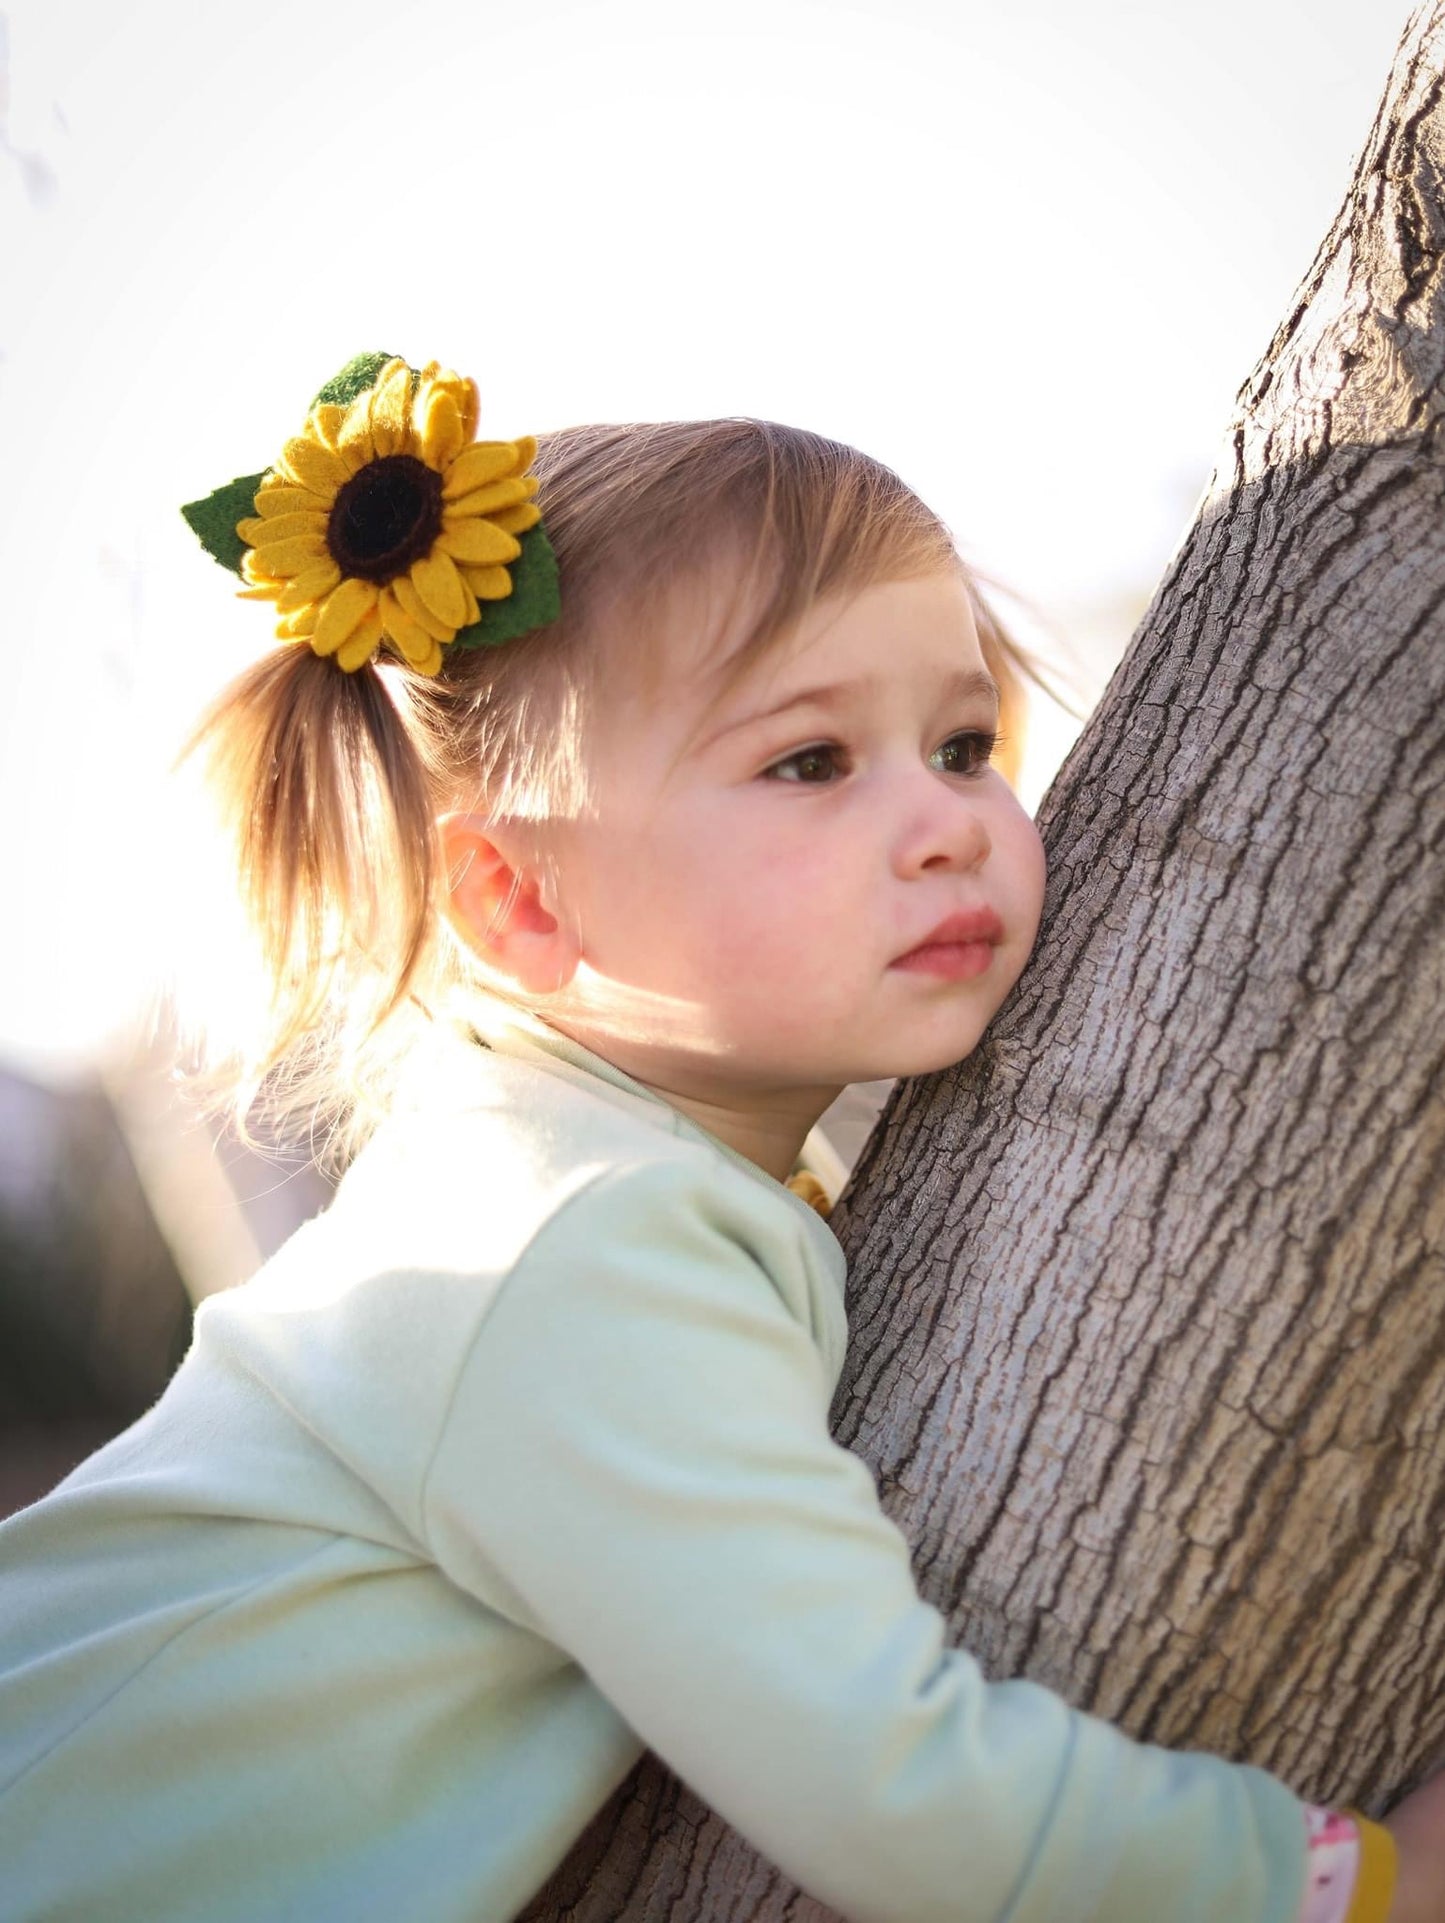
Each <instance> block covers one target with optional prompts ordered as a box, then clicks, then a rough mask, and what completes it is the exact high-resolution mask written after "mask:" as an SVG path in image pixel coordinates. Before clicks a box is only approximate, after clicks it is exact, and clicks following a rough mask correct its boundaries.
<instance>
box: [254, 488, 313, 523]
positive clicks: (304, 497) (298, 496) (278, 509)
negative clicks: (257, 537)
mask: <svg viewBox="0 0 1445 1923" xmlns="http://www.w3.org/2000/svg"><path fill="white" fill-rule="evenodd" d="M256 512H257V513H258V514H259V515H260V516H261V518H262V520H265V521H276V520H280V518H281V516H282V515H283V514H324V513H325V512H326V503H325V501H323V500H322V498H321V496H320V495H319V494H313V493H312V492H311V490H310V488H309V487H292V486H291V485H290V484H289V483H288V482H286V481H274V482H273V481H268V482H267V483H266V484H265V486H264V487H260V488H257V490H256Z"/></svg>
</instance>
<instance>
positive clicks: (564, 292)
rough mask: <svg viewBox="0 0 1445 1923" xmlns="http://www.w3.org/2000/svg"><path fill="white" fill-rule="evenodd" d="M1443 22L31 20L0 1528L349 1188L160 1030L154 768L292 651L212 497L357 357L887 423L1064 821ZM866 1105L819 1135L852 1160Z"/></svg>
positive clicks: (555, 4) (5, 304) (22, 236)
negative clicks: (213, 1295) (973, 604)
mask: <svg viewBox="0 0 1445 1923" xmlns="http://www.w3.org/2000/svg"><path fill="white" fill-rule="evenodd" d="M1407 11H1408V8H1407V6H1406V4H1405V0H1397V4H1396V3H1392V0H1209V4H1202V3H1200V4H1195V0H1095V4H1092V5H1088V6H1080V5H1078V4H1077V0H1011V4H1010V5H1009V6H1008V7H1007V8H1002V7H999V6H997V5H996V4H995V0H729V4H728V5H727V6H726V7H722V6H713V5H708V4H697V5H692V6H686V5H679V4H677V0H671V4H640V3H637V0H570V3H569V0H531V4H529V5H528V6H526V7H504V6H502V5H500V4H497V0H465V3H463V0H413V3H412V4H410V5H407V6H405V7H398V6H396V5H395V4H394V0H386V3H383V0H348V4H347V5H346V6H344V7H343V6H340V5H338V4H334V3H333V4H322V3H321V0H252V3H251V5H249V6H248V7H247V8H245V9H243V10H236V11H234V12H232V11H230V10H228V9H221V8H202V7H198V6H196V5H195V4H194V0H147V3H145V4H137V5H130V4H125V0H106V3H105V4H102V3H101V0H11V4H9V5H8V6H6V7H4V8H3V10H0V261H3V263H4V268H3V274H0V649H3V650H4V666H5V678H6V697H5V700H4V702H3V718H0V730H3V734H0V784H3V794H0V806H3V818H4V822H5V830H4V833H3V834H0V899H3V901H4V903H5V904H6V908H7V912H6V916H5V922H6V932H5V938H4V941H3V945H0V971H3V974H0V1513H3V1512H4V1511H5V1510H6V1509H8V1508H13V1507H15V1506H16V1505H18V1504H19V1503H20V1502H23V1501H26V1500H30V1499H31V1498H33V1496H35V1495H37V1494H39V1493H41V1492H42V1491H43V1489H44V1488H45V1487H47V1486H48V1485H49V1484H50V1483H51V1482H52V1481H53V1480H55V1479H56V1478H57V1477H58V1476H59V1475H61V1474H63V1473H64V1471H65V1470H66V1469H68V1468H69V1467H70V1466H71V1465H72V1464H73V1463H74V1462H75V1461H77V1460H78V1459H79V1458H80V1456H81V1455H82V1454H84V1453H86V1452H87V1451H88V1450H89V1449H90V1448H92V1447H94V1446H95V1444H96V1443H97V1442H98V1441H100V1440H102V1439H103V1438H104V1437H105V1436H106V1435H108V1434H110V1433H113V1432H114V1431H115V1430H116V1429H117V1428H119V1427H121V1426H123V1425H124V1424H125V1423H127V1422H129V1421H130V1420H132V1419H133V1418H134V1416H135V1415H136V1414H138V1413H139V1412H140V1411H141V1410H142V1409H144V1408H145V1407H146V1406H147V1404H148V1403H149V1402H150V1401H151V1400H153V1398H154V1396H155V1395H156V1394H157V1393H159V1390H160V1388H161V1387H162V1386H163V1384H164V1382H165V1380H166V1377H167V1375H168V1373H169V1371H170V1369H171V1368H172V1367H173V1366H174V1364H175V1361H176V1360H177V1359H178V1357H179V1355H180V1354H181V1353H182V1352H183V1350H184V1347H185V1344H186V1342H187V1340H188V1338H189V1326H190V1315H191V1310H192V1308H193V1305H194V1303H195V1301H196V1300H198V1299H199V1298H201V1297H202V1296H204V1295H205V1294H207V1293H209V1292H210V1291H212V1290H214V1289H216V1288H220V1287H225V1286H228V1285H230V1284H232V1283H234V1282H236V1281H238V1280H241V1279H243V1278H244V1276H245V1275H246V1274H248V1273H249V1272H250V1271H251V1270H252V1269H253V1268H254V1267H255V1266H256V1264H257V1262H258V1261H259V1260H260V1259H261V1258H262V1256H263V1255H264V1254H265V1253H266V1252H268V1251H269V1249H270V1248H271V1247H273V1246H274V1245H275V1243H276V1242H277V1241H278V1240H280V1239H281V1238H282V1237H283V1236H284V1235H285V1234H286V1233H287V1232H288V1231H289V1229H290V1228H291V1227H292V1226H293V1225H294V1224H295V1223H296V1222H297V1221H299V1220H300V1219H303V1218H304V1216H305V1215H307V1214H308V1213H310V1212H312V1211H313V1210H314V1209H315V1208H317V1207H319V1206H321V1205H322V1204H323V1203H324V1199H325V1195H326V1189H325V1186H324V1184H323V1183H322V1182H321V1181H320V1179H319V1178H318V1177H316V1176H315V1175H314V1173H313V1172H311V1171H310V1170H309V1169H308V1167H307V1165H306V1162H305V1158H304V1157H296V1158H292V1159H290V1160H287V1159H284V1158H280V1157H276V1158H260V1157H258V1156H256V1155H254V1154H252V1153H248V1152H244V1151H242V1150H241V1149H240V1148H238V1147H237V1146H236V1144H234V1143H233V1142H229V1141H224V1140H223V1141H217V1140H216V1139H215V1137H214V1135H213V1133H212V1131H211V1130H210V1129H208V1128H207V1127H205V1126H204V1125H202V1124H201V1123H200V1122H198V1120H197V1119H196V1116H195V1114H194V1112H193V1111H192V1110H189V1109H187V1108H186V1107H185V1106H184V1105H182V1104H180V1103H178V1102H177V1100H176V1098H175V1091H174V1089H173V1087H172V1086H171V1082H170V1079H169V1077H168V1073H167V1063H166V1060H165V1057H164V1051H163V1050H158V1049H157V1048H156V1047H155V1046H154V1045H153V1044H152V1043H150V1042H148V1040H147V1035H148V1027H147V1022H148V1016H147V1010H148V1007H149V1004H150V999H151V996H152V994H153V992H154V987H155V983H156V981H157V979H158V978H159V977H160V976H161V975H162V974H163V973H164V971H165V970H166V969H167V968H168V967H169V966H170V965H171V963H172V961H173V960H174V957H175V955H176V954H177V953H178V952H179V951H181V950H183V949H184V946H185V944H186V940H187V935H188V927H187V920H188V912H189V911H190V910H191V909H192V905H193V903H194V901H195V899H196V897H197V895H198V893H199V892H200V890H199V887H198V884H199V882H200V880H201V878H202V875H201V870H202V868H203V866H204V854H203V853H200V852H198V853H187V852H185V848H184V837H183V836H181V835H178V834H177V832H176V830H177V827H178V820H177V817H178V813H179V812H180V811H181V810H182V809H183V806H184V804H183V803H182V802H181V801H180V800H179V799H178V797H177V795H176V793H175V792H174V791H173V790H172V789H171V788H170V787H169V786H168V783H167V777H166V771H167V768H168V766H169V764H170V761H171V760H172V758H173V756H174V754H175V751H176V749H177V747H178V746H179V744H180V741H181V739H182V737H183V735H184V733H185V731H186V729H187V726H188V724H189V723H190V722H191V721H192V720H193V719H194V717H195V715H196V713H197V712H198V710H199V709H200V708H201V707H202V706H203V705H204V703H205V702H206V701H207V700H208V699H209V698H210V696H211V695H213V694H214V693H215V692H216V691H217V690H218V689H219V688H220V686H221V685H222V684H223V683H224V682H225V681H226V680H227V679H228V678H229V677H230V676H231V675H232V674H233V673H235V672H236V671H237V670H238V669H239V668H240V667H242V666H243V665H245V663H246V662H248V661H249V660H251V659H252V658H253V657H254V656H255V655H257V654H258V653H260V652H262V651H263V650H264V649H265V648H266V647H267V646H268V645H269V644H270V624H269V621H268V619H267V616H266V613H265V611H264V610H263V609H259V608H257V607H255V606H252V605H249V604H246V603H242V602H239V601H237V600H235V599H234V598H233V597H232V595H231V593H230V592H229V589H230V586H231V584H230V583H229V582H228V580H227V579H226V578H225V577H224V576H222V575H221V574H220V573H219V571H218V570H217V568H216V567H215V564H214V563H213V562H211V561H210V560H209V559H207V557H206V556H205V555H204V554H203V553H202V552H201V550H200V549H199V547H198V546H197V544H196V543H195V541H194V539H193V538H192V536H191V535H190V533H189V531H188V530H187V528H186V527H185V525H184V523H183V522H182V521H181V519H180V516H179V514H178V512H177V508H178V506H179V504H180V503H181V502H183V501H188V500H191V499H194V498H196V497H197V496H200V495H203V494H205V493H207V492H209V490H210V489H211V488H213V487H215V486H217V485H219V484H220V483H221V482H222V481H225V480H228V479H230V478H231V477H232V476H233V475H235V474H238V473H248V472H254V471H256V470H257V469H259V468H262V467H264V466H266V465H267V464H268V462H269V461H270V460H271V459H273V458H274V456H275V454H276V453H277V452H279V449H280V446H281V443H282V441H283V440H284V439H285V437H286V436H287V435H288V434H289V433H291V432H293V431H294V430H295V428H296V427H297V426H298V425H299V423H300V420H301V418H302V417H303V416H304V413H305V408H306V405H307V403H308V401H309V399H310V396H311V395H312V393H313V392H314V391H315V389H316V388H317V387H318V386H319V385H320V384H321V382H322V381H323V380H324V379H325V378H326V377H327V376H329V375H330V374H331V373H333V372H334V371H335V370H336V368H337V367H339V366H340V365H341V363H342V362H343V361H345V360H346V359H348V358H349V357H350V356H351V355H352V354H353V353H355V352H357V351H359V350H362V349H375V348H381V349H385V350H386V351H389V352H394V353H398V354H401V355H402V356H404V357H405V358H407V359H409V360H411V361H412V362H413V363H420V362H421V361H424V360H426V359H428V358H432V357H436V358H439V359H441V360H443V361H444V362H446V363H447V364H449V365H451V366H454V367H456V368H459V369H461V370H462V371H464V372H466V373H470V374H472V375H474V376H475V378H476V379H477V380H478V381H479V384H480V386H481V389H482V398H483V416H482V429H481V431H482V433H483V434H484V435H490V436H512V435H516V434H519V433H523V432H528V431H535V430H540V429H545V428H550V427H557V426H562V425H566V424H569V423H572V422H576V421H582V420H624V419H631V420H635V419H659V418H668V417H678V416H710V415H719V414H736V413H742V414H753V415H763V416H768V417H772V418H775V419H780V420H785V421H790V422H794V423H797V424H799V425H803V426H807V427H810V428H815V429H817V430H819V431H821V432H824V433H827V434H829V435H832V436H833V437H835V438H838V439H842V440H847V441H852V442H854V443H856V444H857V445H859V446H861V447H864V448H866V449H867V450H868V451H869V452H870V453H873V454H876V455H878V456H879V457H881V458H882V459H884V460H885V461H887V462H888V463H889V464H890V465H891V466H893V467H895V468H897V469H898V470H899V471H900V472H901V473H902V474H903V476H904V477H905V478H906V479H907V480H908V481H909V482H910V483H911V484H912V485H913V486H914V487H915V488H916V489H917V490H918V491H919V492H920V493H921V494H922V495H923V496H924V498H925V499H926V500H928V501H929V502H930V504H931V505H932V506H933V507H934V508H935V509H936V510H937V511H938V512H940V513H941V514H942V515H943V517H944V519H945V520H946V521H947V522H948V523H949V525H950V526H951V527H952V528H953V530H954V531H955V534H956V535H957V538H958V540H959V544H960V546H961V548H962V550H963V552H964V553H965V555H966V556H967V557H968V558H969V559H970V560H971V561H972V562H973V563H974V565H975V566H976V567H977V568H979V569H980V570H981V571H982V572H983V574H984V575H985V576H986V577H987V578H988V579H989V580H991V581H993V582H995V583H996V584H998V585H997V589H996V592H995V597H994V598H995V601H996V605H997V606H998V608H999V611H1000V613H1001V614H1002V615H1003V617H1004V619H1005V621H1006V622H1007V623H1008V624H1009V625H1010V626H1011V627H1012V628H1013V630H1014V631H1015V633H1016V634H1017V635H1018V636H1019V638H1020V639H1021V640H1022V641H1023V642H1024V643H1025V644H1026V645H1027V646H1028V647H1029V648H1030V649H1032V650H1033V651H1034V652H1035V653H1036V654H1037V655H1038V657H1039V658H1040V660H1041V662H1042V663H1043V664H1044V667H1045V670H1046V674H1047V677H1048V679H1049V681H1050V682H1051V684H1052V685H1053V686H1055V687H1056V688H1058V689H1060V690H1061V691H1062V692H1063V693H1064V694H1065V695H1066V697H1067V701H1068V704H1069V705H1068V708H1065V707H1061V706H1059V705H1057V704H1055V703H1054V702H1052V701H1050V700H1048V699H1046V698H1044V697H1043V696H1042V695H1038V696H1036V698H1035V699H1034V701H1033V704H1032V709H1031V716H1030V725H1029V730H1028V737H1027V742H1026V756H1025V764H1024V769H1023V774H1022V777H1021V784H1020V785H1021V790H1022V793H1023V796H1024V799H1025V801H1026V802H1027V804H1028V805H1029V806H1031V807H1032V806H1034V805H1036V803H1037V801H1038V799H1039V797H1040V796H1041V795H1042V793H1043V791H1044V789H1045V787H1046V786H1047V784H1048V781H1049V779H1050V777H1051V775H1052V773H1053V772H1054V770H1055V768H1056V767H1057V765H1058V763H1059V761H1060V760H1061V759H1062V757H1063V755H1064V753H1065V752H1066V751H1067V748H1068V746H1069V744H1070V742H1071V741H1072V739H1073V736H1074V734H1075V732H1076V731H1077V728H1078V727H1079V725H1080V724H1081V721H1082V719H1083V718H1084V716H1085V715H1086V714H1087V712H1088V710H1089V708H1090V707H1091V706H1092V704H1093V702H1094V701H1095V700H1096V699H1097V697H1098V695H1099V693H1100V692H1101V691H1102V688H1103V686H1104V683H1105V682H1106V680H1107V678H1108V675H1109V672H1110V671H1111V669H1112V667H1113V665H1114V664H1115V662H1116V661H1117V659H1118V657H1119V655H1120V654H1121V653H1122V651H1123V648H1124V646H1125V644H1126V642H1127V641H1128V638H1129V635H1130V633H1131V632H1132V630H1133V628H1134V626H1135V624H1136V622H1137V620H1138V618H1139V616H1140V615H1141V614H1142V612H1143V610H1144V608H1145V606H1146V604H1147V602H1148V600H1149V598H1150V596H1151V594H1152V592H1153V588H1154V586H1155V583H1156V582H1157V580H1158V578H1159V576H1160V574H1161V572H1162V570H1163V568H1164V566H1165V564H1166V562H1167V561H1168V559H1169V557H1170V554H1171V553H1172V551H1173V549H1174V548H1175V546H1176V544H1177V543H1178V541H1179V539H1180V538H1181V536H1182V534H1183V533H1184V531H1185V529H1186V527H1187V525H1188V523H1189V521H1190V520H1191V519H1192V514H1193V509H1194V506H1195V503H1196V502H1197V500H1198V497H1199V495H1200V493H1201V491H1202V489H1203V488H1204V486H1205V483H1206V481H1207V479H1208V476H1209V473H1210V471H1211V469H1212V467H1213V463H1214V459H1215V455H1216V451H1217V448H1218V444H1219V441H1220V436H1221V433H1222V430H1223V427H1224V424H1225V421H1226V419H1227V416H1228V412H1229V408H1230V404H1231V400H1232V397H1233V394H1234V392H1235V390H1236V388H1237V387H1238V386H1239V384H1240V383H1241V381H1242V380H1243V379H1244V378H1245V376H1246V375H1247V374H1248V372H1249V370H1250V368H1251V367H1252V366H1253V364H1254V362H1255V361H1256V359H1257V358H1258V356H1259V355H1260V354H1261V353H1262V352H1263V350H1264V348H1265V347H1266V345H1267V344H1268V341H1269V338H1270V336H1271V334H1272V332H1273V330H1274V328H1275V326H1276V324H1277V323H1278V322H1279V320H1280V319H1281V318H1282V317H1283V314H1284V312H1285V309H1286V303H1287V302H1288V300H1289V297H1290V294H1291V292H1292V290H1293V289H1294V287H1295V285H1296V283H1297V282H1298V280H1299V278H1300V276H1301V275H1302V274H1303V273H1304V271H1305V269H1306V268H1307V266H1308V265H1309V262H1310V259H1311V257H1312V255H1313V253H1314V250H1315V247H1316V245H1317V243H1318V242H1319V240H1320V239H1321V238H1322V236H1323V234H1324V231H1325V228H1326V227H1327V225H1328V223H1329V221H1330V219H1331V218H1332V216H1333V214H1334V212H1335V210H1336V208H1337V206H1338V204H1339V201H1340V198H1341V196H1342V193H1343V191H1344V188H1345V185H1346V182H1347V180H1348V177H1349V172H1350V168H1351V164H1352V161H1353V158H1354V156H1355V154H1356V152H1357V150H1358V148H1359V146H1360V145H1361V144H1362V142H1363V140H1364V137H1365V134H1366V132H1367V130H1368V128H1369V125H1370V122H1371V119H1372V116H1373V113H1374V110H1375V106H1376V103H1377V101H1378V98H1379V95H1380V93H1381V90H1382V88H1383V85H1384V81H1385V78H1386V75H1387V73H1388V71H1389V68H1390V63H1391V58H1392V55H1393V51H1394V47H1395V44H1396V42H1397V40H1398V37H1399V34H1400V31H1401V29H1402V28H1403V26H1404V23H1405V17H1406V13H1407ZM1070 710H1071V711H1070ZM878 1093H879V1090H878V1087H877V1086H876V1085H870V1086H869V1087H867V1088H865V1089H864V1090H862V1091H860V1092H859V1093H858V1095H857V1096H856V1097H855V1098H854V1099H853V1100H852V1101H851V1102H847V1103H845V1104H843V1105H842V1106H841V1107H840V1109H839V1111H838V1113H837V1115H836V1116H835V1117H833V1118H831V1121H830V1134H829V1140H830V1142H831V1144H832V1147H833V1149H834V1151H835V1152H836V1160H837V1170H838V1171H841V1170H843V1169H846V1166H847V1165H848V1163H849V1161H850V1160H851V1158H852V1156H853V1155H854V1154H856V1152H857V1149H858V1147H859V1146H860V1145H861V1141H862V1136H863V1133H864V1132H865V1131H866V1127H867V1124H868V1120H869V1118H870V1116H871V1113H872V1109H873V1107H876V1098H877V1095H878ZM836 1172H837V1171H835V1173H836Z"/></svg>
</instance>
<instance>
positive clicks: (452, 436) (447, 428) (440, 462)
mask: <svg viewBox="0 0 1445 1923" xmlns="http://www.w3.org/2000/svg"><path fill="white" fill-rule="evenodd" d="M415 428H416V437H417V441H418V443H419V445H420V450H421V458H422V459H423V460H424V461H425V462H426V464H427V466H428V467H432V468H435V469H436V471H437V473H438V474H443V473H445V472H446V468H447V463H448V462H449V461H454V460H455V459H456V457H457V455H458V454H460V453H461V451H462V448H463V446H464V444H465V440H466V437H465V435H464V434H463V433H462V412H461V409H460V408H459V407H458V406H457V400H456V396H455V394H449V393H448V392H447V390H446V389H445V388H444V387H423V388H422V389H421V390H420V391H419V392H418V394H417V405H416V414H415Z"/></svg>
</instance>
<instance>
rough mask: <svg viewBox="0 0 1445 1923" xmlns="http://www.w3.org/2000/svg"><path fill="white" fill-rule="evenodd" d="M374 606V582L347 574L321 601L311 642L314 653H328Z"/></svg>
mask: <svg viewBox="0 0 1445 1923" xmlns="http://www.w3.org/2000/svg"><path fill="white" fill-rule="evenodd" d="M375 608H376V585H375V583H374V582H372V581H362V580H360V579H358V577H357V576H356V575H354V574H352V575H348V576H347V578H346V579H345V580H344V581H343V582H342V583H341V585H340V587H336V588H333V589H332V590H331V592H330V594H328V595H327V597H326V599H325V601H324V602H323V603H322V605H321V617H320V619H319V620H318V621H317V623H316V632H315V634H314V635H313V636H312V646H313V647H314V648H315V649H316V652H317V653H318V654H332V653H334V652H335V650H336V649H337V648H339V647H340V646H341V644H342V642H343V641H345V640H347V639H348V638H349V637H350V636H351V635H352V634H354V633H355V632H356V630H357V628H358V627H360V625H361V623H362V622H363V621H365V620H366V619H367V618H368V617H369V616H370V615H371V614H372V613H373V612H374V611H375Z"/></svg>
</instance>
